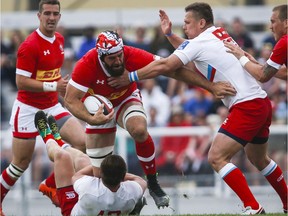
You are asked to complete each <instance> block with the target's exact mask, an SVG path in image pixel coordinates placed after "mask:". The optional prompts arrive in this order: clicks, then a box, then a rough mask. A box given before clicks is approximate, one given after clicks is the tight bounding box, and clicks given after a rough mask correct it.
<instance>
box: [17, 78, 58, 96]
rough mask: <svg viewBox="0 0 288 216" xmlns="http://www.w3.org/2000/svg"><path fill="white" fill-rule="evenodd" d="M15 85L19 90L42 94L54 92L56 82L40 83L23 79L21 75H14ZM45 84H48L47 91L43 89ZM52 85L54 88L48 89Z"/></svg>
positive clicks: (30, 79)
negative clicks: (48, 91)
mask: <svg viewBox="0 0 288 216" xmlns="http://www.w3.org/2000/svg"><path fill="white" fill-rule="evenodd" d="M16 84H17V88H18V89H19V90H25V91H30V92H44V91H47V90H50V91H56V88H57V82H56V84H55V83H54V82H41V81H38V80H35V79H32V78H30V77H25V76H22V75H16ZM45 84H48V89H47V88H46V89H45V87H44V85H45ZM51 85H54V88H53V86H52V88H50V89H49V86H51Z"/></svg>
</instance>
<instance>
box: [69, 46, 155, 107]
mask: <svg viewBox="0 0 288 216" xmlns="http://www.w3.org/2000/svg"><path fill="white" fill-rule="evenodd" d="M153 60H154V55H152V54H151V53H148V52H146V51H144V50H141V49H138V48H134V47H130V46H124V62H125V67H126V69H127V70H128V71H135V70H137V69H140V68H142V67H144V66H146V65H147V64H149V63H150V62H152V61H153ZM108 76H109V74H106V73H105V72H104V70H103V68H102V67H101V64H100V62H99V59H98V53H97V50H96V48H94V49H91V50H90V51H89V52H88V53H86V55H85V56H83V57H82V58H81V59H80V60H79V61H78V62H77V63H76V65H75V68H74V70H73V72H72V80H73V81H74V82H75V83H77V84H78V85H75V86H74V87H76V88H78V89H80V90H83V89H81V87H80V86H83V87H86V88H88V91H87V93H86V95H85V96H87V95H90V94H100V95H102V96H105V97H106V98H108V99H109V100H110V101H111V102H112V104H113V106H114V107H116V106H117V105H119V104H120V103H121V102H122V101H123V100H124V99H125V98H127V97H128V96H130V95H131V94H132V92H134V91H135V90H136V89H137V84H136V82H133V83H131V84H130V85H128V86H125V87H122V88H119V89H115V88H112V87H111V86H109V85H108V83H107V78H108ZM79 85H80V86H79Z"/></svg>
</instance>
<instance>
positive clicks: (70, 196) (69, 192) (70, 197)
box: [65, 191, 76, 199]
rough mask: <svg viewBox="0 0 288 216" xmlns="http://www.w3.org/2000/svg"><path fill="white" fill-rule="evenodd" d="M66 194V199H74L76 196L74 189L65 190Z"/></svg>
mask: <svg viewBox="0 0 288 216" xmlns="http://www.w3.org/2000/svg"><path fill="white" fill-rule="evenodd" d="M65 195H66V199H73V198H75V197H76V194H75V192H74V191H68V192H65Z"/></svg>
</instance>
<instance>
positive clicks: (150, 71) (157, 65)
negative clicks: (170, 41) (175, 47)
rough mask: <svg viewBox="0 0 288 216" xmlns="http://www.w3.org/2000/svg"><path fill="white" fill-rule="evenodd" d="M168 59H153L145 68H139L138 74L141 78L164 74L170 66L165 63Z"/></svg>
mask: <svg viewBox="0 0 288 216" xmlns="http://www.w3.org/2000/svg"><path fill="white" fill-rule="evenodd" d="M165 62H166V59H160V60H157V61H153V62H151V63H150V64H148V65H146V66H145V67H144V68H141V69H139V70H137V75H138V79H139V80H144V79H151V78H155V77H157V76H159V75H164V74H165V73H168V72H169V71H170V70H169V67H167V64H165Z"/></svg>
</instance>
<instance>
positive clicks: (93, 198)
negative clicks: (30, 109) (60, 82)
mask: <svg viewBox="0 0 288 216" xmlns="http://www.w3.org/2000/svg"><path fill="white" fill-rule="evenodd" d="M48 119H49V120H48ZM48 119H47V117H46V115H45V113H44V112H43V111H42V110H40V111H38V112H37V113H36V115H35V126H36V128H37V129H38V132H39V134H40V135H41V137H42V138H43V140H44V142H45V144H46V149H47V153H48V156H49V158H50V160H51V161H54V172H55V181H56V187H57V196H58V199H59V203H60V208H61V212H62V214H63V215H103V214H105V215H106V214H107V215H110V214H115V215H120V214H129V213H130V214H139V213H140V211H141V209H142V207H143V206H144V205H145V204H146V201H145V198H144V197H143V193H144V191H145V190H146V187H147V183H146V181H145V180H144V179H142V178H141V177H139V176H136V175H133V174H130V173H127V168H126V163H125V161H124V159H123V158H122V157H121V156H119V155H109V156H107V157H106V158H105V159H104V160H103V162H102V163H101V165H100V168H99V167H94V166H92V165H91V163H90V159H89V157H88V156H87V155H85V154H84V153H83V152H81V151H79V150H77V149H74V148H72V147H71V146H70V145H69V144H65V143H64V142H63V141H62V140H61V138H60V135H59V133H58V132H57V130H55V127H56V128H57V125H56V122H55V119H54V118H53V116H49V117H48ZM52 127H53V130H51V128H52ZM55 138H56V139H57V142H56V140H55ZM59 138H60V139H59ZM59 140H60V141H62V143H60V142H59Z"/></svg>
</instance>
